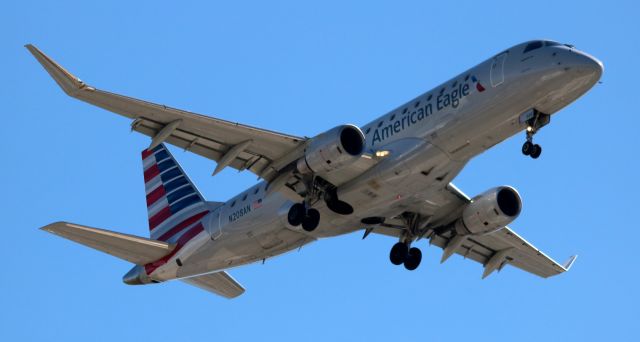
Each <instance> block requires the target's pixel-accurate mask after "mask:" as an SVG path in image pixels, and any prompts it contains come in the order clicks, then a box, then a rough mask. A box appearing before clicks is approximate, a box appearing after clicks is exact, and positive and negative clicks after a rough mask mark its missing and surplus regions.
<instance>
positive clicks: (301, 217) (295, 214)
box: [287, 202, 320, 232]
mask: <svg viewBox="0 0 640 342" xmlns="http://www.w3.org/2000/svg"><path fill="white" fill-rule="evenodd" d="M287 220H288V221H289V224H290V225H292V226H294V227H296V226H299V225H302V229H304V230H306V231H308V232H312V231H313V230H314V229H316V228H317V227H318V224H319V223H320V212H319V211H318V210H317V209H314V208H308V207H307V205H305V203H304V202H303V203H296V204H294V205H292V206H291V208H290V209H289V214H288V215H287Z"/></svg>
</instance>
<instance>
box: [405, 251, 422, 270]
mask: <svg viewBox="0 0 640 342" xmlns="http://www.w3.org/2000/svg"><path fill="white" fill-rule="evenodd" d="M421 261H422V251H421V250H420V249H418V248H416V247H411V249H410V250H409V255H408V256H407V259H406V260H405V261H404V268H406V269H407V270H409V271H413V270H415V269H416V268H418V266H420V262H421Z"/></svg>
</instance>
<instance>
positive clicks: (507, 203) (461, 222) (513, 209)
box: [455, 186, 522, 235]
mask: <svg viewBox="0 0 640 342" xmlns="http://www.w3.org/2000/svg"><path fill="white" fill-rule="evenodd" d="M521 210H522V200H521V199H520V195H519V194H518V192H517V191H516V189H514V188H512V187H510V186H499V187H497V188H493V189H491V190H488V191H486V192H484V193H482V194H480V195H478V196H476V197H474V198H473V200H472V202H471V203H469V204H468V205H467V206H466V207H465V208H464V210H463V211H462V217H461V218H460V219H458V221H457V222H456V224H455V229H456V231H457V233H458V234H462V235H466V234H474V235H481V234H487V233H491V232H494V231H496V230H499V229H501V228H503V227H504V226H506V225H508V224H509V223H511V222H512V221H513V220H515V219H516V217H518V215H520V211H521Z"/></svg>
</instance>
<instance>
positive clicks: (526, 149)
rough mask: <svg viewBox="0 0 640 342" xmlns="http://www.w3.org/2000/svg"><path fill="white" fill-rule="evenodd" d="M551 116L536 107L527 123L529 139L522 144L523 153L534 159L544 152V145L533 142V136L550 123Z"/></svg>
mask: <svg viewBox="0 0 640 342" xmlns="http://www.w3.org/2000/svg"><path fill="white" fill-rule="evenodd" d="M550 120H551V116H550V115H549V114H544V113H542V112H539V111H537V110H535V109H533V110H532V115H531V118H529V119H527V120H526V123H527V130H526V133H527V141H525V143H524V144H523V145H522V154H524V155H525V156H529V157H531V158H533V159H538V157H540V154H542V147H540V145H538V144H534V143H533V136H534V135H535V134H536V133H538V130H539V129H540V128H542V127H543V126H545V125H546V124H548V123H549V121H550Z"/></svg>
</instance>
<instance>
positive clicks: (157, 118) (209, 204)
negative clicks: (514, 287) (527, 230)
mask: <svg viewBox="0 0 640 342" xmlns="http://www.w3.org/2000/svg"><path fill="white" fill-rule="evenodd" d="M25 47H26V48H27V49H28V50H29V51H30V52H31V54H33V56H34V57H35V58H36V59H37V61H38V62H39V63H40V64H41V65H42V66H43V67H44V69H45V70H46V71H47V72H48V73H49V74H50V76H51V77H52V78H53V79H54V80H55V81H56V83H57V84H58V85H59V86H60V87H61V88H62V90H63V91H64V92H65V93H66V94H67V95H69V96H71V97H74V98H76V99H79V100H81V101H84V102H88V103H90V104H93V105H95V106H98V107H101V108H103V109H106V110H108V111H111V112H113V113H116V114H120V115H123V116H125V117H127V118H130V119H132V123H131V129H132V130H134V131H136V132H139V133H142V134H145V135H147V136H149V137H151V143H150V145H149V146H148V147H145V148H144V149H143V150H142V152H141V159H142V166H143V175H144V182H145V189H146V202H147V211H148V217H149V231H150V232H149V237H148V238H145V237H139V236H134V235H130V234H124V233H118V232H114V231H109V230H105V229H100V228H94V227H90V226H84V225H80V224H74V223H69V222H56V223H52V224H49V225H47V226H45V227H42V228H41V229H43V230H45V231H47V232H50V233H53V234H56V235H59V236H62V237H64V238H67V239H69V240H72V241H75V242H78V243H81V244H84V245H86V246H89V247H92V248H94V249H97V250H99V251H102V252H105V253H108V254H111V255H113V256H115V257H118V258H121V259H124V260H126V261H129V262H131V263H133V264H135V266H133V268H132V269H131V270H130V271H129V272H128V273H126V274H125V275H124V276H123V281H124V283H126V284H130V285H143V284H152V283H161V282H165V281H170V280H175V279H178V280H181V281H183V282H185V283H188V284H190V285H194V286H197V287H200V288H202V289H204V290H207V291H210V292H212V293H215V294H218V295H220V296H223V297H226V298H234V297H237V296H239V295H241V294H242V293H244V291H245V289H244V288H243V286H242V285H240V283H238V282H237V281H236V280H235V279H234V278H233V277H231V276H230V275H229V273H228V272H227V270H228V269H230V268H234V267H238V266H241V265H246V264H249V263H253V262H257V261H263V260H265V259H267V258H271V257H274V256H276V255H280V254H283V253H285V252H288V251H291V250H295V249H298V248H300V247H301V246H303V245H305V244H308V243H311V242H314V241H316V240H319V239H322V238H329V237H334V236H339V235H343V234H349V233H352V232H355V231H359V230H362V231H364V234H363V239H365V238H366V237H367V236H368V235H369V234H371V233H375V234H382V235H386V236H389V237H391V238H393V239H394V240H395V241H397V242H396V243H395V244H393V246H392V247H391V249H390V252H389V259H390V261H391V263H392V264H393V265H403V266H404V267H405V268H406V269H407V270H415V269H416V268H418V266H419V265H420V262H421V260H422V252H421V250H420V249H419V248H418V247H416V246H415V245H416V242H417V241H419V240H421V239H424V240H427V241H428V243H429V244H430V245H435V246H437V247H439V248H442V249H443V254H442V257H441V262H444V261H446V260H447V259H448V258H449V257H451V256H452V255H454V254H458V255H460V256H462V257H464V258H465V259H470V260H473V261H476V262H478V263H480V264H481V265H482V266H483V273H482V278H486V277H487V276H488V275H490V274H491V273H493V272H494V271H500V270H501V269H503V268H504V267H505V266H506V265H512V266H514V267H516V268H519V269H522V270H524V271H526V272H529V273H532V274H534V275H537V276H540V277H544V278H547V277H551V276H554V275H557V274H561V273H563V272H566V271H568V270H569V268H570V267H571V265H572V264H573V263H574V261H575V260H576V256H572V257H570V258H569V259H568V260H567V261H566V262H565V263H562V264H560V263H558V262H556V261H554V260H553V259H552V258H550V257H548V256H547V255H546V254H544V253H543V252H542V251H540V250H539V249H537V248H536V247H535V246H533V245H532V244H531V243H529V242H528V241H526V240H525V239H524V238H522V237H521V236H520V235H518V234H517V233H516V232H515V231H514V230H512V229H511V228H509V227H508V225H509V224H510V223H511V222H513V221H514V220H515V219H516V218H517V217H518V215H519V214H520V212H521V210H522V200H521V198H520V195H519V193H518V192H517V190H516V189H514V188H513V187H511V186H497V187H494V188H492V189H489V190H487V191H485V192H483V193H481V194H479V195H477V196H475V197H473V198H471V197H469V196H467V195H466V194H464V193H463V192H462V191H461V190H459V189H458V188H457V187H456V186H455V185H454V184H453V183H452V182H451V181H452V180H453V178H455V177H456V175H458V174H459V173H460V171H461V170H462V169H463V168H464V166H465V164H467V163H468V162H469V160H471V159H472V158H473V157H475V156H477V155H479V154H481V153H482V152H484V151H485V150H487V149H489V148H491V147H493V146H494V145H496V144H498V143H500V142H502V141H503V140H505V139H507V138H509V137H511V136H513V135H515V134H517V133H519V132H522V131H524V132H525V142H524V144H523V145H522V153H523V154H524V155H525V156H529V157H531V158H534V159H535V158H538V157H540V155H541V152H542V148H541V147H540V145H539V144H536V143H534V140H533V138H534V136H535V134H536V133H537V132H538V131H539V130H540V129H541V128H542V127H544V126H546V125H547V124H549V123H550V119H551V116H552V115H553V114H555V113H557V112H558V111H559V110H560V109H562V108H564V107H565V106H567V105H569V104H570V103H572V102H573V101H575V100H576V99H577V98H578V97H580V96H582V95H583V94H585V93H586V92H587V91H588V90H589V89H591V88H592V87H593V86H594V85H595V84H596V83H597V82H598V80H599V79H600V77H601V75H602V73H603V64H602V63H601V62H600V61H599V60H597V59H596V58H594V57H592V56H590V55H589V54H587V53H585V52H582V51H580V50H578V49H577V48H575V47H574V46H573V45H570V44H561V43H558V42H555V41H551V40H533V41H528V42H524V43H521V44H518V45H515V46H513V47H510V48H508V49H506V50H504V51H501V52H500V53H498V54H496V55H495V56H492V57H491V58H489V59H487V60H485V61H484V62H482V63H480V64H478V65H476V66H474V67H472V68H471V69H469V70H467V71H465V72H463V73H461V74H459V75H457V76H455V77H453V78H452V79H450V80H448V81H446V82H444V83H442V84H441V85H439V86H437V87H435V88H433V89H432V90H430V91H428V92H426V93H424V94H422V95H420V96H418V97H416V98H414V99H412V100H410V101H408V102H406V103H404V104H402V105H401V106H399V107H397V108H396V109H394V110H392V111H390V112H389V113H387V114H385V115H382V116H381V117H379V118H377V119H375V120H373V121H371V122H370V123H367V124H365V125H363V126H360V127H358V126H356V125H354V124H344V125H340V126H337V127H334V128H332V129H329V130H327V131H324V132H322V133H320V134H318V135H316V136H315V137H312V138H307V137H299V136H294V135H289V134H284V133H279V132H274V131H270V130H266V129H260V128H256V127H251V126H247V125H243V124H240V123H235V122H230V121H225V120H221V119H217V118H213V117H209V116H205V115H200V114H196V113H191V112H188V111H184V110H179V109H175V108H171V107H168V106H165V105H159V104H154V103H150V102H146V101H143V100H138V99H135V98H131V97H126V96H123V95H118V94H114V93H110V92H106V91H103V90H99V89H97V88H95V87H93V86H91V85H89V84H87V83H84V82H83V81H81V80H80V79H79V78H77V77H76V76H74V75H73V74H71V73H70V72H68V71H67V70H65V69H64V68H63V67H62V66H60V65H59V64H57V63H56V62H54V61H53V60H52V59H51V58H49V57H48V56H47V55H45V54H44V53H43V52H41V51H40V50H39V49H38V48H36V47H35V46H33V45H31V44H28V45H26V46H25ZM167 144H171V145H174V146H177V147H180V148H183V149H184V150H185V151H189V152H193V153H196V154H198V155H200V156H203V157H205V158H209V159H211V160H214V161H215V162H216V163H217V165H216V167H215V169H214V171H213V175H215V174H217V173H219V172H220V171H222V170H223V169H225V168H227V167H230V168H233V169H237V170H240V171H242V170H248V171H250V172H252V173H254V174H255V175H257V176H258V177H259V179H261V180H262V181H261V182H259V183H258V184H256V185H255V186H252V187H250V188H248V189H246V190H244V191H242V192H240V193H239V194H238V195H237V196H235V197H233V198H231V199H229V200H227V201H225V202H214V201H207V200H206V199H205V198H204V197H203V196H202V194H201V193H200V192H199V191H198V190H197V188H196V186H195V185H194V184H193V182H192V181H191V180H190V179H189V177H188V176H187V174H186V173H185V172H184V170H183V169H182V167H181V166H180V165H178V162H177V161H176V160H175V159H174V157H173V156H172V154H171V152H170V151H169V149H168V148H167Z"/></svg>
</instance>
